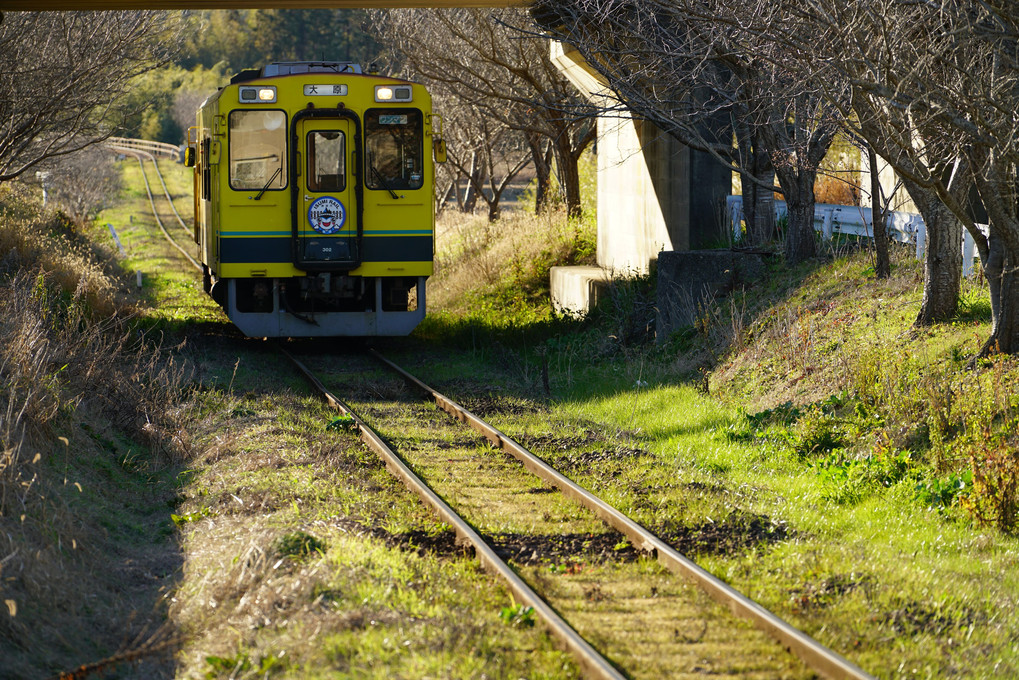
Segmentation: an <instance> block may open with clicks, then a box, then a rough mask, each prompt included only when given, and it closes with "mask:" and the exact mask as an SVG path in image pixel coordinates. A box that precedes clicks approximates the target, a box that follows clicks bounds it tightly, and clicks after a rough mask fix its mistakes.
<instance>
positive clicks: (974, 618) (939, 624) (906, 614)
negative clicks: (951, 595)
mask: <svg viewBox="0 0 1019 680" xmlns="http://www.w3.org/2000/svg"><path fill="white" fill-rule="evenodd" d="M875 619H876V620H877V621H878V622H880V623H882V624H884V625H886V626H888V627H890V628H891V629H892V630H893V631H895V633H896V634H897V635H919V634H921V633H925V634H928V635H943V634H945V633H947V632H948V631H950V630H956V629H958V628H968V627H969V626H973V625H979V624H982V623H984V622H986V619H987V617H986V616H984V615H982V614H980V613H978V612H976V611H973V610H971V609H969V608H965V607H964V608H961V609H960V610H958V611H952V610H948V609H942V608H937V607H931V606H930V605H928V604H925V603H923V602H907V603H906V604H905V605H904V606H902V607H900V608H899V609H894V610H892V611H890V612H887V613H885V614H884V615H881V616H878V617H875Z"/></svg>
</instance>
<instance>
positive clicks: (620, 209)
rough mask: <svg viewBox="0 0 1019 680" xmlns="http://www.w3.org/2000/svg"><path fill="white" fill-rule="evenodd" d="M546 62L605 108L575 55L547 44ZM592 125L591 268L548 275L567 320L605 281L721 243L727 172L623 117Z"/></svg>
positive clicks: (599, 89)
mask: <svg viewBox="0 0 1019 680" xmlns="http://www.w3.org/2000/svg"><path fill="white" fill-rule="evenodd" d="M552 58H553V60H554V61H555V63H556V64H557V66H558V67H559V68H560V70H561V71H562V72H563V74H564V75H565V76H566V77H567V78H569V80H570V81H571V82H572V83H573V84H574V86H576V87H577V89H578V90H579V91H580V92H581V93H583V95H584V96H585V97H588V98H589V99H590V100H591V101H592V102H594V103H595V104H596V105H602V104H606V103H607V101H606V93H607V89H606V84H605V82H604V81H603V80H601V77H600V75H599V74H597V73H596V72H595V71H594V70H593V69H591V68H590V66H588V64H587V63H586V62H585V61H584V59H583V57H581V56H580V55H579V54H578V53H577V52H576V51H574V50H572V49H571V48H570V47H569V46H567V45H562V44H560V43H553V44H552ZM597 126H598V137H597V140H598V141H597V144H598V197H597V198H598V200H597V204H598V240H597V262H598V266H597V267H555V268H553V270H552V275H551V282H550V283H551V289H552V302H553V304H554V305H555V307H556V309H557V310H560V311H563V312H567V313H575V314H586V313H587V312H589V311H590V310H591V309H593V307H594V305H595V304H596V303H597V299H598V295H599V291H601V290H603V289H604V288H605V287H606V286H607V285H608V282H609V281H611V280H612V279H613V278H621V277H627V276H633V275H638V274H646V273H648V272H649V270H650V269H651V267H652V266H653V264H654V263H656V262H657V260H658V254H659V253H660V252H662V251H686V250H692V249H703V248H713V247H719V246H723V245H727V243H728V240H727V239H728V236H727V234H728V231H729V230H728V229H727V227H726V222H725V197H726V196H727V195H728V194H729V193H730V189H731V184H732V182H731V174H730V172H729V171H728V169H726V168H724V167H723V166H722V165H720V164H719V163H718V162H717V161H715V160H714V159H713V158H711V156H710V155H708V154H706V153H704V152H700V151H694V150H692V149H690V148H689V147H686V146H685V145H683V144H681V143H680V142H678V141H677V140H676V139H675V138H674V137H672V136H670V135H668V134H666V133H664V132H662V131H661V130H659V129H658V128H657V127H655V126H654V125H652V124H650V123H648V122H646V121H642V120H638V119H635V118H633V117H632V116H629V115H627V114H626V113H618V114H614V115H613V116H612V117H608V116H603V117H600V118H599V119H598V121H597Z"/></svg>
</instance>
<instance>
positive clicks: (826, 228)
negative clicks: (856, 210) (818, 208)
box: [821, 208, 835, 241]
mask: <svg viewBox="0 0 1019 680" xmlns="http://www.w3.org/2000/svg"><path fill="white" fill-rule="evenodd" d="M834 214H835V209H834V208H828V210H826V211H825V212H824V218H822V222H821V235H822V237H823V238H824V240H825V241H830V240H831V232H832V228H831V225H832V215H834Z"/></svg>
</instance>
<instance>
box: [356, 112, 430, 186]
mask: <svg viewBox="0 0 1019 680" xmlns="http://www.w3.org/2000/svg"><path fill="white" fill-rule="evenodd" d="M423 119H424V118H423V116H422V115H421V112H420V111H419V110H417V109H369V110H368V111H366V112H365V116H364V141H365V150H366V152H367V164H366V167H367V169H366V171H365V177H364V183H365V184H366V185H367V186H368V188H369V189H378V190H381V191H392V190H393V189H420V188H421V187H422V186H424V182H425V180H424V138H425V135H424V126H423V124H422V121H423Z"/></svg>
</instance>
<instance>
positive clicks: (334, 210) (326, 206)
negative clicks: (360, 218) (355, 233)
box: [308, 196, 347, 234]
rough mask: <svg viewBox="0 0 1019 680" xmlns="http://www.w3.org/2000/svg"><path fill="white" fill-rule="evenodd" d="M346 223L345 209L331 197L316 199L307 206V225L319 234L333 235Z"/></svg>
mask: <svg viewBox="0 0 1019 680" xmlns="http://www.w3.org/2000/svg"><path fill="white" fill-rule="evenodd" d="M346 221H347V211H346V209H345V208H344V207H343V204H342V203H340V202H339V201H338V200H336V199H335V198H333V197H332V196H322V197H321V198H317V199H315V201H314V202H313V203H312V204H311V205H310V206H308V224H310V225H311V228H312V229H314V230H315V231H317V232H318V233H320V234H335V233H336V232H338V231H339V230H340V229H341V228H342V227H343V223H344V222H346Z"/></svg>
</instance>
